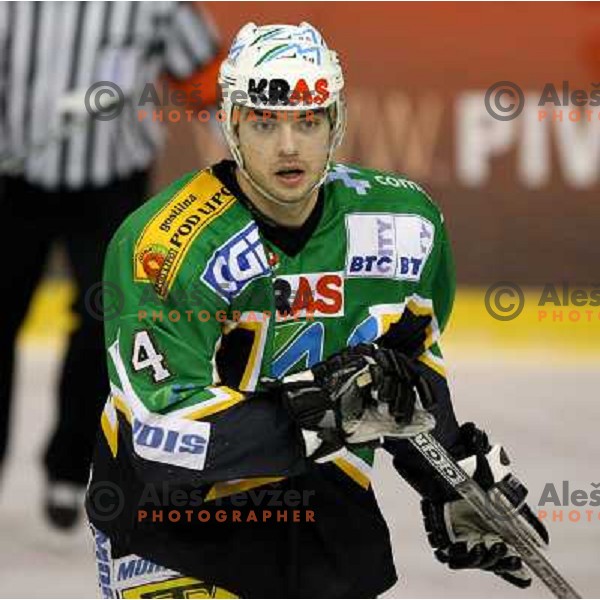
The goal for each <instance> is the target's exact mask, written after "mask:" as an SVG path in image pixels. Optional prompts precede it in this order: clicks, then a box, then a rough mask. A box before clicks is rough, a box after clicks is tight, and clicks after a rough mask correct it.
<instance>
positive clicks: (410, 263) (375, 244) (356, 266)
mask: <svg viewBox="0 0 600 600" xmlns="http://www.w3.org/2000/svg"><path fill="white" fill-rule="evenodd" d="M346 235H347V239H348V250H347V258H346V277H384V278H388V279H400V280H406V281H419V280H420V278H421V274H422V273H423V269H424V267H425V263H426V262H427V259H428V258H429V254H430V252H431V249H432V247H433V240H434V237H435V226H434V225H433V223H432V222H431V221H429V220H428V219H426V218H425V217H422V216H420V215H412V214H410V215H398V214H391V213H355V214H352V215H347V216H346Z"/></svg>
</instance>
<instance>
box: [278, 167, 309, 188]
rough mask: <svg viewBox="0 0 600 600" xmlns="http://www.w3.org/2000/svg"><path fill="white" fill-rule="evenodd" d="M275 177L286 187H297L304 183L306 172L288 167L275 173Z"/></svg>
mask: <svg viewBox="0 0 600 600" xmlns="http://www.w3.org/2000/svg"><path fill="white" fill-rule="evenodd" d="M275 177H276V178H277V181H279V183H281V184H282V185H284V186H286V187H297V186H299V185H300V184H301V183H302V182H303V181H304V177H305V171H304V169H301V168H300V167H288V168H283V169H279V170H278V171H275Z"/></svg>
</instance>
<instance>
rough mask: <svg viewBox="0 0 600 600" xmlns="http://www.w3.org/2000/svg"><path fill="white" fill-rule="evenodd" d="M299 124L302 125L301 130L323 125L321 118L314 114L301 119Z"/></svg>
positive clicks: (310, 129)
mask: <svg viewBox="0 0 600 600" xmlns="http://www.w3.org/2000/svg"><path fill="white" fill-rule="evenodd" d="M298 126H299V127H300V130H301V131H313V130H317V129H319V127H320V126H321V120H320V119H318V118H316V117H315V116H314V115H313V116H311V117H307V118H305V119H302V120H301V121H299V122H298Z"/></svg>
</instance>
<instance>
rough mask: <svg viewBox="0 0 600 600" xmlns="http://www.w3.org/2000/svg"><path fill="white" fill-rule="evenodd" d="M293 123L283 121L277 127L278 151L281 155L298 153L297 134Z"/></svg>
mask: <svg viewBox="0 0 600 600" xmlns="http://www.w3.org/2000/svg"><path fill="white" fill-rule="evenodd" d="M292 125H293V124H292V123H291V122H289V121H287V120H286V121H284V122H283V123H282V126H281V127H280V128H279V152H280V154H283V155H290V154H297V153H298V134H297V132H295V131H294V128H293V126H292Z"/></svg>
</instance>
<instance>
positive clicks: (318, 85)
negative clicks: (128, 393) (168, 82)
mask: <svg viewBox="0 0 600 600" xmlns="http://www.w3.org/2000/svg"><path fill="white" fill-rule="evenodd" d="M219 85H220V86H221V92H222V95H223V101H222V109H223V112H224V113H225V114H224V115H223V117H224V118H223V119H222V120H221V123H222V126H223V131H224V134H225V139H226V141H227V145H228V146H229V150H230V151H231V154H232V155H233V157H234V159H235V161H236V162H237V164H238V166H239V167H240V169H241V170H242V171H244V164H243V159H242V156H241V153H240V151H239V145H238V142H237V140H236V137H237V136H236V135H235V132H234V123H233V122H232V114H233V110H234V106H235V105H242V106H247V107H248V108H255V109H260V110H269V111H275V110H301V111H308V110H316V109H321V108H329V109H330V114H331V116H332V118H333V121H332V135H331V141H330V150H329V157H328V161H327V162H328V163H329V161H330V159H331V155H332V153H333V151H334V150H335V148H337V147H338V146H339V145H340V143H341V141H342V137H343V134H344V129H345V120H346V119H345V106H344V103H343V98H342V89H343V87H344V76H343V73H342V68H341V66H340V62H339V60H338V57H337V54H336V53H335V52H334V51H333V50H330V49H329V48H328V47H327V44H326V43H325V41H324V40H323V37H322V36H321V34H320V33H319V32H318V31H317V30H316V29H315V28H314V27H313V26H312V25H310V24H309V23H304V22H303V23H300V25H264V26H261V27H259V26H258V25H256V24H255V23H247V24H246V25H244V26H243V27H242V28H241V29H240V31H239V32H238V34H237V35H236V37H235V39H234V41H233V44H232V45H231V49H230V50H229V55H228V56H227V58H226V59H225V60H224V61H223V63H222V65H221V69H220V72H219ZM323 179H324V177H323V178H322V179H321V182H322V180H323ZM321 182H320V183H321Z"/></svg>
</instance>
